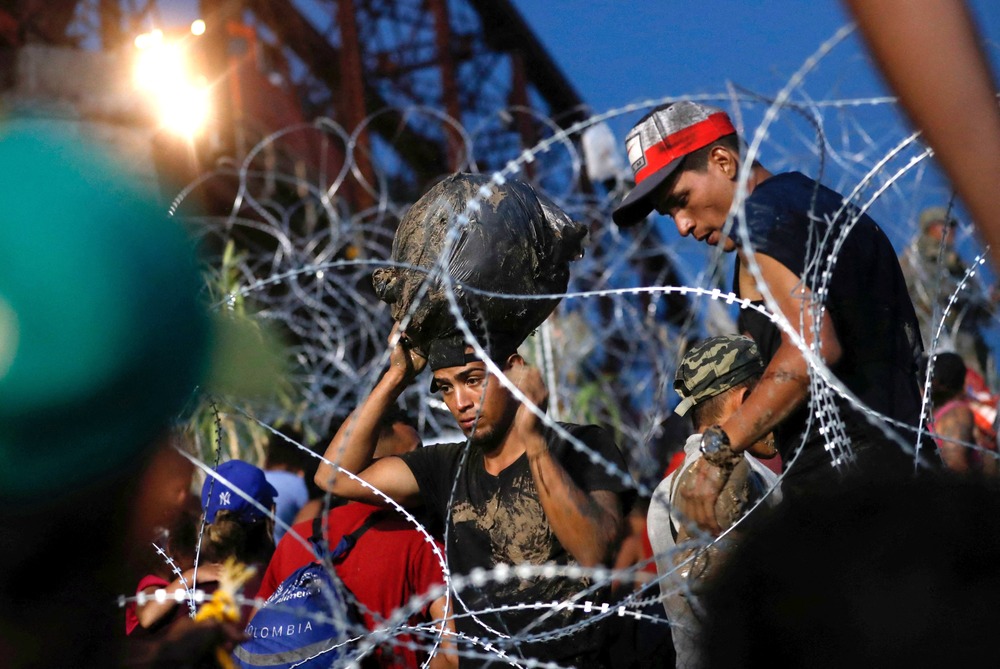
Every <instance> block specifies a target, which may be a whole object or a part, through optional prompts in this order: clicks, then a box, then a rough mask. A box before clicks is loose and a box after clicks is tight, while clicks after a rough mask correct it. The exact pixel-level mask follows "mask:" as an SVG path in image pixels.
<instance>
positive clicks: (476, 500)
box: [402, 424, 632, 666]
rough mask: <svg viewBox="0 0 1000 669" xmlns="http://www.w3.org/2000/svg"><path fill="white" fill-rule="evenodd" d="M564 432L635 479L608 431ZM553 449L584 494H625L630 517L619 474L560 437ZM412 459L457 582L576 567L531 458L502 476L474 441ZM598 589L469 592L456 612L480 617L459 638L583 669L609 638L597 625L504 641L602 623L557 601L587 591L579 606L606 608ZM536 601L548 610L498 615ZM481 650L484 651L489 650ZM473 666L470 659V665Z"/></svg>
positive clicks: (566, 582) (554, 582)
mask: <svg viewBox="0 0 1000 669" xmlns="http://www.w3.org/2000/svg"><path fill="white" fill-rule="evenodd" d="M561 425H562V426H563V427H564V428H565V429H566V430H567V431H568V432H569V433H570V434H572V435H573V436H574V437H576V438H577V439H579V440H580V441H581V442H583V443H584V444H586V445H587V446H588V447H590V448H591V449H593V450H594V451H596V452H597V453H598V454H599V455H600V456H601V457H602V458H603V459H604V460H605V461H607V462H610V463H612V464H614V465H615V467H617V468H618V469H619V470H620V471H627V469H626V466H625V462H624V459H623V458H622V455H621V453H620V452H619V450H618V448H617V447H616V446H615V444H614V441H613V440H612V438H611V435H610V434H609V433H608V432H607V431H605V430H603V429H601V428H600V427H597V426H595V425H572V424H561ZM547 441H548V445H549V449H550V452H552V454H553V455H554V456H555V457H556V458H557V459H558V460H559V462H560V463H561V464H562V466H563V467H564V468H565V469H566V471H567V472H568V473H569V475H570V477H571V478H572V479H573V480H574V482H576V484H577V485H578V486H580V488H581V489H582V490H584V491H586V492H592V491H595V490H609V491H612V492H615V493H618V494H619V496H620V497H621V498H622V501H623V511H624V512H627V511H628V505H629V504H631V497H632V491H631V489H630V488H629V487H628V486H626V485H625V484H624V483H623V482H622V481H621V480H620V479H619V478H618V477H617V476H613V475H611V474H608V473H607V471H606V468H605V466H604V464H603V463H598V464H594V463H592V462H591V461H590V458H589V456H587V455H585V454H582V453H580V452H578V451H577V450H576V449H574V448H573V447H572V446H571V445H570V444H569V443H567V442H565V441H563V440H562V439H560V438H558V436H556V435H555V434H554V433H550V434H549V435H548V437H547ZM402 458H403V460H404V462H406V464H407V465H408V466H409V468H410V470H411V471H412V472H413V475H414V477H415V478H416V480H417V484H418V485H419V487H420V493H421V496H422V497H423V500H424V504H425V507H426V510H427V512H428V514H429V515H432V516H436V517H437V518H440V519H441V520H442V523H443V525H444V527H445V528H446V537H445V539H446V547H447V551H448V565H449V568H450V570H451V572H452V574H453V575H457V574H469V573H470V572H471V571H472V570H473V569H475V568H476V567H480V568H483V569H491V568H492V567H494V566H496V565H499V564H509V565H517V564H525V563H526V564H533V565H542V564H546V563H551V564H558V565H567V564H572V563H573V558H572V557H571V556H570V554H569V553H568V552H567V551H566V549H565V548H563V546H562V544H560V543H559V540H558V539H557V538H556V536H555V534H554V533H553V531H552V528H551V527H550V525H549V522H548V519H547V518H546V516H545V512H544V511H543V509H542V505H541V502H540V501H539V498H538V491H537V490H536V488H535V482H534V479H533V478H532V475H531V470H530V469H529V467H528V459H527V456H525V455H522V456H521V457H520V458H518V459H517V460H516V461H514V462H513V463H512V464H511V465H510V466H508V467H507V468H506V469H504V470H503V471H501V472H500V473H499V475H497V476H493V475H492V474H490V473H488V472H487V471H486V469H485V468H484V466H483V456H482V453H481V452H479V451H478V450H477V449H476V448H475V447H467V446H466V444H465V443H458V444H440V445H436V446H428V447H425V448H419V449H417V450H416V451H413V452H412V453H407V454H405V455H403V456H402ZM589 588H591V584H590V582H589V581H588V580H587V579H579V580H576V579H567V578H532V579H517V578H511V579H509V580H507V581H505V582H503V583H495V582H489V583H486V584H484V585H482V586H481V587H472V588H468V589H465V590H463V591H462V592H460V593H459V596H460V597H461V599H462V602H460V603H458V604H457V605H456V610H457V611H459V612H462V611H463V609H464V610H465V611H470V612H472V613H474V614H475V618H476V619H473V618H472V617H471V616H468V615H466V616H462V617H459V618H458V619H457V621H456V626H457V629H458V631H459V632H463V633H465V634H467V635H469V636H472V637H478V638H480V639H484V638H486V639H489V642H492V643H493V645H494V646H496V647H499V648H504V649H505V650H506V651H507V652H508V653H510V654H514V655H518V654H523V655H525V656H529V657H535V658H539V659H544V660H562V661H563V663H566V661H567V660H569V664H573V663H574V662H575V661H577V659H578V657H577V656H580V655H586V654H587V652H588V651H590V650H592V649H595V648H597V647H598V646H599V644H600V641H601V638H602V635H601V634H600V629H597V626H594V625H590V626H588V627H587V628H585V629H584V630H583V631H582V632H580V633H576V634H573V635H571V636H562V637H561V638H557V639H551V640H545V641H542V640H541V639H539V640H538V642H537V643H531V644H528V643H518V644H516V645H511V644H509V643H505V638H504V637H507V636H514V635H517V636H519V637H521V638H522V639H526V638H529V637H531V636H532V635H541V636H543V637H546V636H551V633H552V632H553V631H554V630H558V629H560V628H563V627H566V626H567V625H571V624H573V623H574V622H576V621H579V620H583V619H584V618H586V617H588V616H590V615H592V613H584V611H583V610H582V609H577V610H573V609H569V610H567V609H560V610H557V609H555V608H554V607H553V606H552V603H553V602H560V601H565V600H567V599H569V598H572V597H574V596H576V595H577V594H579V593H584V594H582V595H581V596H580V597H579V600H578V601H579V603H580V604H581V605H584V604H585V603H586V602H588V601H589V602H591V603H592V604H593V603H597V604H598V606H599V605H600V604H599V603H600V602H601V601H603V597H605V593H604V592H588V589H589ZM536 603H541V604H542V606H540V607H537V608H536V607H532V608H528V609H524V608H522V609H519V610H517V611H504V612H502V613H499V614H498V613H497V612H496V611H495V609H496V608H497V607H504V606H508V605H513V606H517V605H523V604H527V605H534V604H536ZM477 621H478V622H477ZM476 650H478V651H479V652H484V651H483V647H482V646H480V647H478V648H477V649H476ZM467 663H468V662H467V660H466V658H462V665H463V666H465V665H466V664H467ZM590 666H594V664H593V663H591V664H590Z"/></svg>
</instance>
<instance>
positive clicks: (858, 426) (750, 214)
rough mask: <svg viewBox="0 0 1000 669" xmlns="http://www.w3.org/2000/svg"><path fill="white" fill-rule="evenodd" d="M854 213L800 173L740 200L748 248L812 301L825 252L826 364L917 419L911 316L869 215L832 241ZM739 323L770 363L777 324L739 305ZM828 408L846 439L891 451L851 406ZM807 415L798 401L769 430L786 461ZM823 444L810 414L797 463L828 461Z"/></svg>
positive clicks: (897, 413) (915, 338) (884, 406)
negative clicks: (829, 336)
mask: <svg viewBox="0 0 1000 669" xmlns="http://www.w3.org/2000/svg"><path fill="white" fill-rule="evenodd" d="M857 213H858V210H857V208H856V207H854V206H852V205H848V206H845V204H844V198H843V197H842V196H841V195H840V194H838V193H836V192H834V191H833V190H830V189H829V188H827V187H825V186H823V185H821V184H819V183H817V182H816V181H814V180H813V179H810V178H808V177H806V176H805V175H802V174H800V173H798V172H792V173H787V174H778V175H775V176H773V177H770V178H769V179H766V180H765V181H763V182H762V183H761V184H759V185H758V186H757V187H756V188H755V189H754V191H753V193H751V194H750V196H749V197H748V198H747V200H746V224H747V228H748V229H749V237H750V242H751V245H752V247H753V249H754V251H755V252H758V253H763V254H765V255H768V256H770V257H772V258H774V259H775V260H777V261H778V262H780V263H781V264H782V265H784V266H785V267H787V268H788V269H789V270H791V271H792V272H793V273H794V274H796V275H797V276H799V277H801V278H803V279H804V280H805V284H806V286H807V287H808V288H809V289H810V290H811V291H812V293H813V296H814V298H820V297H821V294H820V292H819V288H820V287H821V283H822V281H823V273H824V272H825V271H827V270H828V269H829V259H830V257H831V256H835V257H836V265H835V266H834V268H833V272H832V274H831V275H830V278H829V281H828V283H827V286H828V290H829V292H828V294H827V295H826V301H825V304H826V308H827V310H828V312H829V314H830V317H831V319H832V321H833V325H834V328H835V330H836V332H837V338H838V339H839V341H840V345H841V349H842V351H843V354H842V357H841V359H840V361H839V362H838V363H837V364H836V365H835V366H833V367H832V368H831V369H832V371H833V373H834V374H835V375H836V377H837V378H838V379H839V380H840V381H841V382H842V383H843V384H844V385H845V386H846V387H847V388H848V389H849V390H850V391H851V392H852V393H854V394H855V395H856V396H857V397H858V398H859V399H860V400H861V401H862V402H864V403H865V404H866V405H867V406H869V407H870V408H872V409H874V410H875V411H878V412H879V413H881V414H883V415H886V416H889V417H891V418H894V419H896V420H898V421H901V422H903V423H906V424H907V425H912V426H914V427H915V426H916V425H917V423H918V420H919V417H920V390H919V386H918V384H917V369H918V364H919V358H920V354H921V352H922V351H923V344H922V343H921V341H920V330H919V326H918V324H917V317H916V314H915V313H914V309H913V304H912V302H911V300H910V296H909V294H908V292H907V289H906V282H905V280H904V278H903V273H902V270H901V269H900V267H899V261H898V259H897V256H896V253H895V251H894V250H893V247H892V244H891V243H890V242H889V239H888V237H886V235H885V233H884V232H883V231H882V230H881V228H879V226H878V225H877V224H876V223H875V221H873V220H872V219H871V218H870V217H868V216H867V215H862V216H861V217H860V219H858V220H857V222H856V223H855V224H854V226H853V228H852V229H851V230H850V233H849V234H848V235H847V237H846V239H845V240H843V242H842V247H840V248H835V243H836V242H837V240H838V238H839V235H840V233H841V231H842V230H843V229H844V227H845V226H846V225H848V224H849V222H850V221H851V220H852V219H853V218H854V217H855V216H857ZM827 232H830V234H829V235H827V234H826V233H827ZM807 259H808V260H809V261H810V264H809V265H807V264H806V263H807ZM737 262H739V261H737ZM738 275H739V273H738V272H737V273H736V276H737V277H738ZM736 290H737V292H738V284H737V288H736ZM793 325H795V326H797V323H795V324H793ZM739 327H740V330H741V331H742V332H748V333H749V334H750V336H752V337H753V338H754V340H755V341H756V342H757V344H758V346H759V347H760V351H761V355H762V356H763V358H764V362H765V363H768V362H770V360H771V358H772V357H773V356H774V353H775V351H776V350H777V347H778V345H779V344H780V343H781V335H780V331H779V330H778V328H777V326H776V325H774V324H773V323H771V322H770V320H769V319H767V318H766V317H764V316H762V315H760V314H757V313H756V312H753V311H752V310H744V311H743V312H741V314H740V323H739ZM836 407H837V409H838V411H839V414H840V418H841V420H843V422H844V425H845V428H846V434H847V436H848V438H849V439H850V440H851V441H852V442H853V443H858V444H860V443H865V444H868V445H870V444H882V443H884V444H885V447H887V448H896V446H895V445H892V444H890V443H888V442H887V440H886V439H885V436H884V435H883V434H882V432H881V431H880V430H878V429H877V428H875V427H874V426H872V425H871V424H870V423H869V421H868V420H866V419H865V417H864V416H863V415H862V414H861V413H860V411H859V410H858V409H856V408H855V407H854V406H852V405H850V404H849V403H848V402H846V401H844V400H841V399H839V397H838V399H837V400H836ZM808 412H809V407H808V405H806V406H804V407H802V408H800V409H799V410H797V411H796V412H795V413H794V414H792V415H791V416H790V417H789V418H788V419H787V420H786V421H785V422H784V423H783V424H782V425H781V426H780V427H779V428H778V429H776V430H775V435H776V443H777V445H778V449H779V451H780V452H781V456H782V458H783V459H784V460H785V462H788V460H789V459H790V458H791V457H792V451H793V450H794V449H795V448H797V447H798V445H799V444H800V443H801V442H802V435H803V433H804V431H805V429H806V423H807V418H808ZM896 431H897V432H898V433H899V434H901V435H902V436H903V438H904V439H906V440H907V441H908V442H910V443H915V442H916V437H915V432H911V431H907V430H905V429H899V428H896ZM825 443H826V436H825V435H823V434H820V433H819V424H818V422H817V421H815V420H814V421H813V425H812V427H811V429H810V433H809V435H808V439H807V440H806V449H807V451H806V452H804V453H803V454H802V456H803V461H802V464H806V462H809V461H811V464H815V465H820V464H822V463H826V464H828V463H829V462H830V457H829V456H828V455H827V454H825V453H824V451H823V445H824V444H825Z"/></svg>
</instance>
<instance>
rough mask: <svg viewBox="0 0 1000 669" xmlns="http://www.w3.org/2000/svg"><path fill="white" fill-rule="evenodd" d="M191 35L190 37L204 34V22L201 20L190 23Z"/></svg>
mask: <svg viewBox="0 0 1000 669" xmlns="http://www.w3.org/2000/svg"><path fill="white" fill-rule="evenodd" d="M191 34H192V35H195V36H197V35H204V34H205V22H204V21H202V20H201V19H195V20H194V21H193V22H192V23H191Z"/></svg>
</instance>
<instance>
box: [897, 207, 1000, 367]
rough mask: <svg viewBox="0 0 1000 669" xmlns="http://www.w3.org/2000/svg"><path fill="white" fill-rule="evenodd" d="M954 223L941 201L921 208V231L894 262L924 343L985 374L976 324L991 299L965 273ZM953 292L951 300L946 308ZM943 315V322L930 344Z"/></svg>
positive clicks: (984, 319) (985, 355) (983, 319)
mask: <svg viewBox="0 0 1000 669" xmlns="http://www.w3.org/2000/svg"><path fill="white" fill-rule="evenodd" d="M957 224H958V221H957V220H956V219H955V218H954V216H952V215H951V212H950V211H949V210H948V209H947V208H945V207H929V208H927V209H925V210H924V211H923V212H921V214H920V231H919V232H918V233H917V235H916V236H915V237H914V238H913V240H912V241H911V242H910V244H909V245H908V246H907V247H906V250H905V251H903V253H902V255H900V258H899V266H900V268H901V269H902V270H903V277H904V278H905V279H906V288H907V290H908V291H909V293H910V298H911V299H912V300H913V307H914V309H915V310H916V312H917V319H918V320H919V321H920V334H921V336H922V337H923V340H924V345H925V346H927V347H928V348H933V349H934V350H938V351H940V350H953V351H955V352H956V353H958V354H959V355H960V356H962V359H963V360H964V361H965V364H966V365H967V366H968V367H970V368H971V369H972V370H973V371H974V372H975V373H977V374H978V375H979V376H981V377H983V378H984V379H985V378H987V371H988V369H989V365H988V359H989V356H990V351H989V347H988V346H987V344H986V342H985V341H984V339H983V335H982V330H981V329H982V327H983V326H985V325H986V324H987V323H988V321H989V319H990V317H991V316H992V313H993V303H994V300H993V298H992V297H991V295H990V291H989V290H987V289H985V288H984V287H983V286H982V285H981V284H980V283H979V281H978V280H977V277H975V276H970V277H968V278H967V279H966V273H967V272H968V270H969V266H968V265H967V264H966V263H965V261H963V260H962V258H961V256H959V254H958V251H957V250H956V249H955V227H956V226H957ZM963 279H965V282H964V284H963ZM959 286H961V287H962V288H961V290H959ZM956 293H957V295H956V299H955V302H954V303H953V304H952V305H951V308H950V309H948V311H947V313H945V309H946V308H947V307H948V302H949V301H950V300H951V296H952V295H955V294H956ZM942 318H943V319H944V328H942V330H941V333H940V335H938V341H937V343H936V344H934V343H933V342H934V338H935V335H936V334H937V330H938V326H939V325H940V323H941V320H942Z"/></svg>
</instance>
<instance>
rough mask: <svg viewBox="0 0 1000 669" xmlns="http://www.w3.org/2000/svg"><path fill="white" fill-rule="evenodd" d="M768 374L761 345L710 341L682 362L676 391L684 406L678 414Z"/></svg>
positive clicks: (732, 339) (729, 338)
mask: <svg viewBox="0 0 1000 669" xmlns="http://www.w3.org/2000/svg"><path fill="white" fill-rule="evenodd" d="M763 371H764V361H763V360H761V359H760V353H759V352H758V350H757V344H755V343H754V341H753V339H750V338H749V337H744V336H741V335H722V336H719V337H710V338H708V339H705V340H704V341H702V342H699V343H698V344H696V345H695V346H693V347H692V348H691V350H689V351H688V352H687V353H686V354H685V355H684V358H683V359H681V364H680V365H678V366H677V374H676V376H675V377H674V390H676V391H677V394H678V395H680V396H681V403H680V404H678V405H677V408H676V409H674V412H675V413H677V414H678V415H681V416H683V415H685V414H687V412H688V411H690V410H691V407H693V406H694V405H696V404H698V403H700V402H703V401H705V400H707V399H709V398H710V397H715V396H716V395H718V394H720V393H723V392H725V391H727V390H729V389H730V388H732V387H733V386H735V385H737V384H739V383H741V382H742V381H744V380H746V379H748V378H749V377H751V376H754V375H755V374H760V373H761V372H763Z"/></svg>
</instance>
